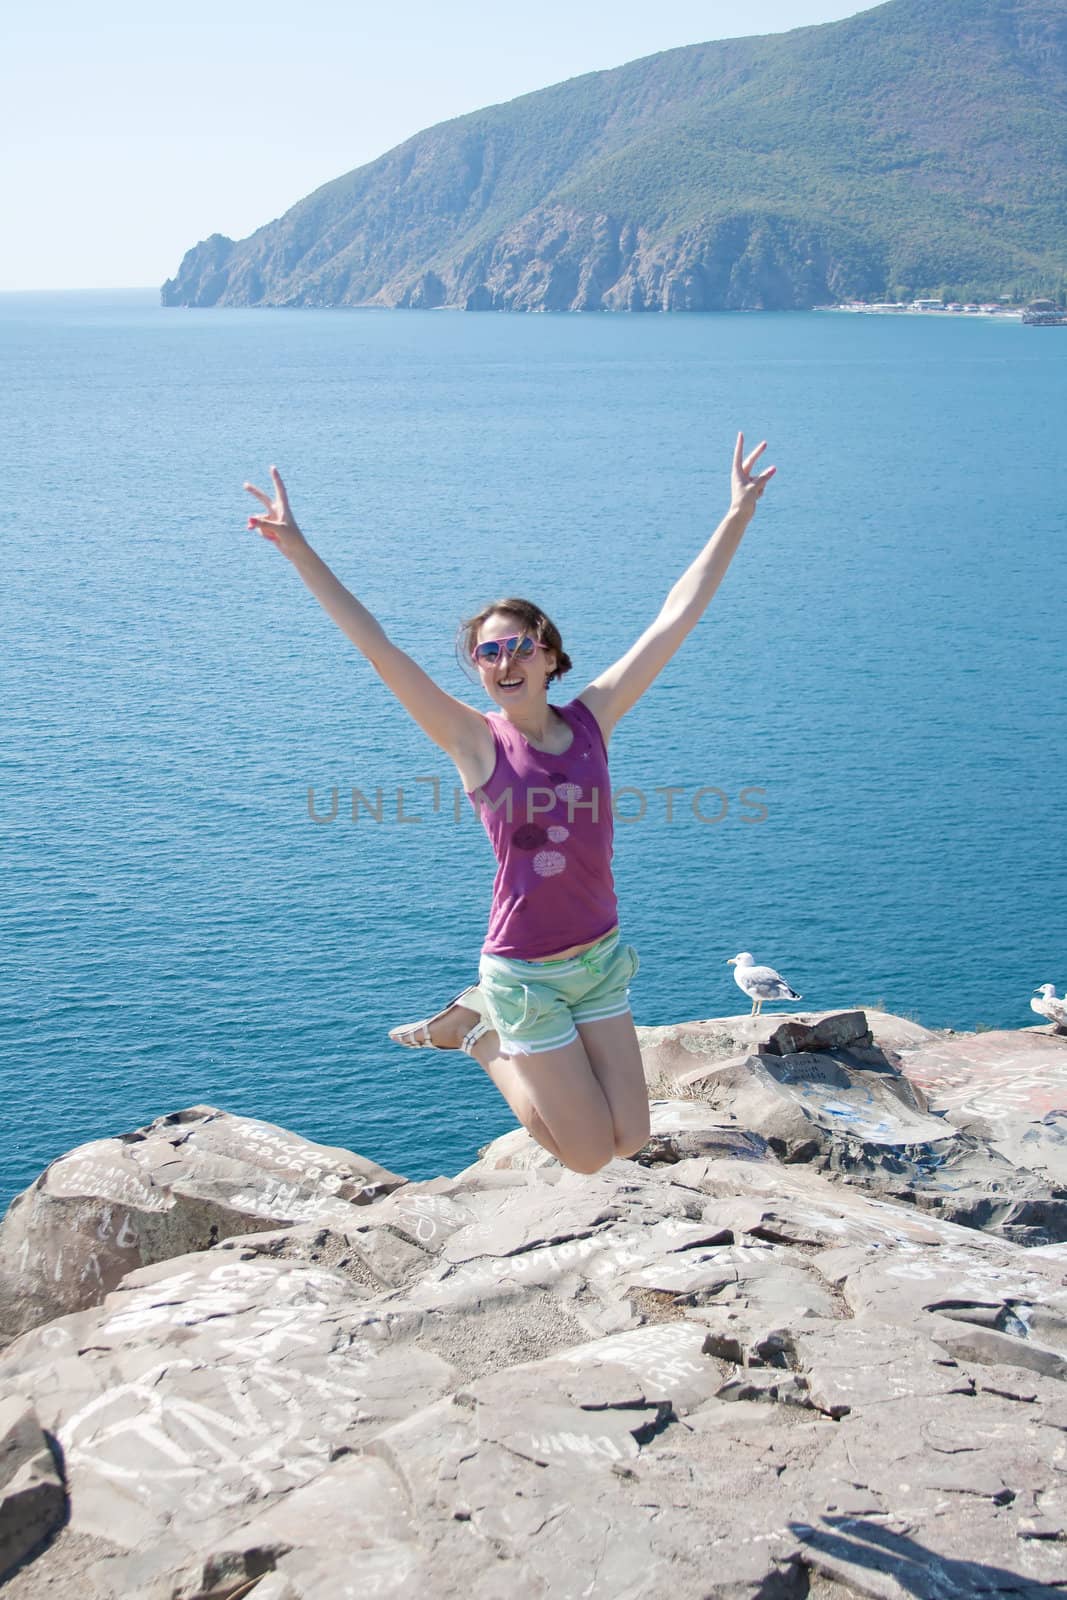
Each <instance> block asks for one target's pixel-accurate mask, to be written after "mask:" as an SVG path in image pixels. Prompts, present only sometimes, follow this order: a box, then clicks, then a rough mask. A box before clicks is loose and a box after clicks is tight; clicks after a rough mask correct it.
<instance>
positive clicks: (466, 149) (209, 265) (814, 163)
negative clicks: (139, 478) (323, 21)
mask: <svg viewBox="0 0 1067 1600" xmlns="http://www.w3.org/2000/svg"><path fill="white" fill-rule="evenodd" d="M745 22H746V18H745V16H744V14H743V13H742V14H739V15H738V17H737V18H736V23H737V25H738V26H739V27H744V26H745ZM610 39H611V29H610V22H606V25H605V49H606V50H610V48H611V46H610ZM1065 102H1067V27H1065V12H1064V3H1063V0H890V3H889V4H887V5H879V6H876V7H874V8H873V9H871V10H868V11H864V12H862V13H861V14H860V15H858V16H854V17H848V18H846V19H844V20H842V21H840V22H831V23H824V24H822V25H821V26H818V27H810V28H796V29H793V30H792V31H791V32H789V33H785V34H777V35H767V36H764V37H757V38H738V39H719V40H715V41H712V42H710V43H707V44H694V45H688V46H686V47H684V48H682V49H677V50H665V51H663V52H661V53H660V54H658V55H654V56H648V57H646V58H645V59H643V60H640V61H631V62H629V63H627V64H626V65H625V66H621V67H616V68H613V69H612V70H610V71H606V72H591V73H586V74H585V75H584V76H582V77H578V78H571V79H569V80H568V81H567V82H565V83H559V84H554V85H552V86H550V87H548V88H545V89H541V90H538V91H537V92H536V93H533V94H526V95H522V96H520V98H519V99H517V100H511V101H509V102H507V103H506V104H503V105H496V106H488V107H486V108H485V109H483V110H480V111H474V112H471V113H470V114H469V115H467V116H462V117H456V118H454V119H453V120H452V121H449V122H443V123H439V124H437V125H436V126H435V127H431V128H426V129H424V130H423V131H422V132H421V133H416V134H415V135H414V137H412V138H410V139H407V140H405V142H404V143H403V144H400V145H398V146H397V147H396V148H395V149H393V150H389V151H387V152H386V153H385V154H384V155H382V156H380V157H379V158H378V159H377V160H375V161H371V162H368V163H367V165H365V166H361V167H358V168H356V169H355V170H353V171H351V172H348V173H345V174H344V175H343V176H340V177H336V178H334V179H333V180H332V181H330V182H328V183H324V184H323V186H322V187H321V188H319V189H316V190H315V191H314V193H312V194H310V195H306V196H305V197H303V198H302V199H300V200H298V201H297V202H296V204H295V205H292V206H290V207H289V209H288V210H287V211H285V213H284V214H283V215H282V216H279V217H277V218H275V219H274V220H273V221H270V222H267V223H265V224H264V225H263V226H262V227H260V228H257V229H256V231H255V232H254V233H252V234H250V235H249V236H248V237H247V238H245V239H239V240H234V239H230V238H227V237H226V236H225V235H223V234H220V233H215V234H212V235H211V236H210V237H209V238H207V239H204V240H202V241H201V242H200V243H199V244H197V245H194V246H193V248H192V249H190V250H188V251H187V252H186V254H185V257H184V259H183V260H182V262H181V263H180V265H179V266H178V269H177V271H176V272H175V274H174V276H173V278H170V279H169V280H168V281H167V282H166V283H165V284H164V285H163V288H162V302H163V304H164V305H166V306H199V307H206V306H312V307H324V306H383V307H385V306H388V307H412V308H420V309H435V308H439V307H446V306H447V307H454V308H459V309H465V310H469V311H489V310H495V311H502V310H507V311H722V310H790V309H798V308H806V307H811V306H820V305H829V304H834V303H837V302H840V301H847V300H851V299H855V298H859V299H874V300H884V299H886V298H891V299H893V300H897V299H900V298H910V296H911V295H930V294H932V295H937V296H941V295H944V296H945V297H947V298H948V299H949V300H974V299H979V300H982V299H985V300H988V299H990V298H993V297H995V296H996V295H998V294H1000V293H1005V294H1008V295H1012V296H1015V297H1018V296H1019V295H1022V296H1023V297H1024V298H1027V297H1031V296H1032V295H1034V294H1055V293H1058V292H1059V291H1060V290H1061V289H1062V283H1063V261H1064V259H1065V252H1067V212H1065V210H1064V207H1063V204H1062V195H1063V189H1064V183H1065V181H1067V147H1065V145H1064V141H1063V137H1062V134H1063V107H1064V104H1065Z"/></svg>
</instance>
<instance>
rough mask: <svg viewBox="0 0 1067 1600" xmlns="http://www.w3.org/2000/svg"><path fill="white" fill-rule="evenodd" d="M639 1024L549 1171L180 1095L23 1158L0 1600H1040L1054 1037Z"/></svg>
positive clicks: (1058, 1180)
mask: <svg viewBox="0 0 1067 1600" xmlns="http://www.w3.org/2000/svg"><path fill="white" fill-rule="evenodd" d="M640 1031H641V1039H642V1051H643V1055H644V1060H645V1070H646V1078H647V1080H648V1085H649V1095H650V1099H651V1101H652V1136H651V1138H650V1140H649V1142H648V1144H647V1145H646V1147H645V1148H644V1149H643V1150H642V1151H641V1152H640V1153H639V1154H638V1155H637V1156H636V1157H635V1158H634V1159H631V1160H622V1159H619V1160H615V1161H613V1162H611V1163H610V1164H609V1165H608V1166H606V1167H604V1168H603V1169H602V1170H601V1171H600V1172H598V1173H595V1174H593V1175H591V1176H588V1175H580V1174H577V1173H573V1172H570V1171H568V1170H566V1169H564V1168H562V1167H561V1166H560V1165H559V1163H558V1162H556V1161H554V1160H553V1159H552V1158H551V1157H550V1156H548V1155H547V1153H546V1152H545V1151H543V1150H542V1149H541V1148H540V1147H539V1146H537V1145H536V1144H535V1143H533V1141H532V1140H531V1139H530V1138H529V1137H528V1136H527V1135H526V1133H525V1132H524V1130H522V1129H516V1130H515V1132H513V1133H510V1134H506V1135H504V1136H503V1137H502V1138H500V1139H497V1140H495V1141H494V1142H493V1143H492V1144H490V1145H489V1146H487V1147H486V1148H485V1149H484V1150H482V1151H480V1152H479V1153H478V1156H477V1159H476V1160H474V1161H473V1162H472V1164H471V1165H470V1166H468V1167H466V1168H464V1170H463V1171H461V1172H458V1173H456V1174H454V1175H452V1176H441V1177H436V1178H433V1179H431V1180H429V1181H418V1182H415V1181H408V1180H406V1179H405V1178H404V1177H403V1176H402V1175H400V1174H397V1173H393V1172H388V1171H386V1170H385V1169H384V1168H382V1167H380V1166H378V1165H377V1164H376V1163H375V1162H374V1161H373V1160H372V1159H370V1158H369V1157H368V1156H365V1155H362V1154H356V1153H354V1152H352V1151H350V1150H345V1149H339V1148H330V1147H325V1146H321V1145H316V1144H312V1143H309V1142H308V1141H306V1140H304V1139H301V1138H300V1137H298V1136H297V1135H296V1134H293V1133H291V1132H288V1131H286V1130H285V1129H283V1128H278V1127H273V1126H271V1125H269V1124H266V1123H262V1122H257V1121H254V1120H250V1119H247V1118H242V1117H235V1116H231V1115H229V1114H228V1113H226V1112H225V1111H223V1110H219V1109H216V1108H214V1107H211V1106H191V1107H188V1108H186V1109H183V1110H177V1111H174V1112H172V1113H170V1114H168V1115H166V1116H161V1117H158V1118H157V1119H156V1120H155V1121H153V1122H152V1123H151V1124H150V1125H148V1126H146V1127H143V1128H139V1129H137V1130H135V1131H133V1132H129V1133H120V1134H117V1135H115V1136H113V1137H109V1138H103V1139H100V1140H97V1141H94V1142H93V1143H91V1144H87V1145H84V1146H82V1147H80V1148H79V1149H77V1150H73V1151H71V1152H69V1153H68V1154H67V1155H65V1156H63V1157H61V1158H60V1159H58V1160H56V1161H53V1162H52V1163H51V1164H50V1165H49V1166H48V1167H47V1168H46V1169H45V1171H44V1172H43V1173H41V1175H40V1176H39V1177H38V1178H37V1180H36V1181H35V1182H34V1183H33V1184H32V1185H31V1186H30V1187H29V1188H28V1189H27V1190H25V1191H24V1192H23V1193H22V1194H20V1195H19V1196H17V1198H16V1199H15V1200H14V1201H13V1202H12V1204H11V1207H10V1208H9V1210H8V1213H7V1215H6V1217H5V1219H4V1221H3V1223H2V1224H0V1583H2V1584H3V1586H4V1588H5V1593H6V1595H7V1596H9V1597H10V1600H26V1597H35V1600H36V1597H42V1600H43V1597H48V1600H75V1597H76V1600H120V1597H121V1600H241V1597H244V1596H254V1597H255V1600H349V1597H352V1600H354V1597H357V1596H358V1597H360V1600H362V1597H365V1596H371V1595H373V1596H383V1597H396V1600H407V1597H411V1600H415V1597H416V1596H418V1597H420V1600H422V1597H426V1596H430V1597H434V1600H452V1597H456V1600H503V1597H505V1596H507V1597H509V1600H511V1597H514V1596H516V1595H518V1596H521V1597H523V1600H578V1597H586V1596H593V1597H601V1596H602V1597H605V1600H607V1597H610V1600H664V1597H666V1596H670V1597H671V1600H690V1597H692V1600H703V1597H709V1600H710V1597H716V1600H717V1597H730V1600H735V1597H736V1600H740V1597H751V1600H757V1597H758V1600H791V1597H793V1596H797V1597H801V1596H823V1597H825V1600H845V1597H847V1596H851V1595H863V1596H878V1597H893V1600H896V1597H904V1596H929V1597H931V1600H933V1597H938V1600H945V1597H953V1596H957V1595H976V1596H977V1595H983V1596H989V1595H998V1594H1003V1595H1010V1596H1034V1597H1036V1596H1037V1595H1038V1594H1048V1593H1050V1592H1055V1591H1057V1590H1062V1589H1065V1588H1067V1533H1065V1528H1067V1279H1065V1270H1067V1036H1064V1035H1063V1034H1061V1033H1059V1032H1058V1031H1057V1030H1056V1028H1055V1027H1054V1026H1053V1025H1050V1026H1048V1027H1044V1028H1041V1027H1039V1028H1026V1029H1021V1030H1017V1031H999V1032H984V1033H976V1034H955V1033H951V1032H937V1031H933V1030H929V1029H926V1028H923V1027H921V1026H920V1025H918V1024H917V1023H914V1022H910V1021H908V1020H907V1019H904V1018H900V1017H894V1016H890V1015H888V1014H886V1013H883V1012H878V1011H873V1010H867V1011H858V1010H853V1011H845V1012H840V1011H839V1012H828V1013H819V1014H811V1013H801V1014H795V1015H792V1016H789V1017H784V1016H781V1015H778V1016H771V1015H764V1016H761V1017H759V1018H749V1017H724V1018H712V1019H708V1020H706V1021H697V1022H689V1023H685V1024H680V1025H678V1026H675V1027H668V1028H645V1029H642V1030H640Z"/></svg>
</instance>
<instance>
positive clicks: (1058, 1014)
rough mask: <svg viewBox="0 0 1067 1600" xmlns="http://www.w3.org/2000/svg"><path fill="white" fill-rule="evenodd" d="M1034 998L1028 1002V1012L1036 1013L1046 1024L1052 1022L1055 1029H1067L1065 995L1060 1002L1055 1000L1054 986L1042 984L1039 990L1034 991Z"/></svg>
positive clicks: (1066, 1001)
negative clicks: (1038, 997)
mask: <svg viewBox="0 0 1067 1600" xmlns="http://www.w3.org/2000/svg"><path fill="white" fill-rule="evenodd" d="M1034 995H1035V997H1036V996H1037V995H1040V996H1041V999H1040V1000H1038V999H1036V998H1035V999H1033V1000H1031V1002H1030V1010H1031V1011H1036V1012H1037V1014H1038V1016H1039V1017H1044V1018H1045V1020H1046V1021H1047V1022H1054V1023H1055V1024H1056V1026H1057V1028H1067V994H1065V995H1064V997H1063V999H1062V1000H1057V998H1056V985H1055V984H1054V983H1043V984H1042V985H1041V987H1040V988H1039V989H1035V990H1034Z"/></svg>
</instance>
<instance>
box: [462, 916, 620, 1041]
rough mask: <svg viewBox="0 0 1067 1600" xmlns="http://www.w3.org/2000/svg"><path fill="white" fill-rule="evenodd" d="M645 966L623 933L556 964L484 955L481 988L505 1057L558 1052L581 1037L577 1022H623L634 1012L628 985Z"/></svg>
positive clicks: (555, 961) (608, 935) (600, 940)
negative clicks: (623, 940)
mask: <svg viewBox="0 0 1067 1600" xmlns="http://www.w3.org/2000/svg"><path fill="white" fill-rule="evenodd" d="M640 965H641V962H640V958H639V957H638V954H637V951H636V950H635V949H634V947H633V945H632V944H626V945H624V944H620V943H619V930H618V928H615V929H614V930H613V931H612V932H611V933H608V934H605V935H604V937H603V939H599V940H598V941H597V943H596V944H594V945H590V947H589V949H588V950H583V951H582V953H581V955H577V956H563V957H561V958H557V959H554V960H552V961H514V960H512V959H511V958H510V957H509V956H490V955H483V956H482V958H481V960H480V962H479V963H478V988H479V989H480V991H481V993H482V995H483V997H484V999H485V1007H486V1010H487V1012H488V1013H489V1020H490V1021H491V1022H492V1024H493V1027H494V1028H495V1029H496V1031H497V1033H498V1034H499V1035H500V1050H501V1054H502V1055H506V1056H531V1055H538V1054H539V1053H540V1052H541V1051H543V1050H558V1049H560V1048H561V1046H563V1045H565V1044H570V1043H571V1042H572V1041H573V1040H575V1039H577V1037H578V1030H577V1028H576V1027H575V1023H576V1022H602V1021H603V1020H604V1019H605V1018H606V1017H623V1016H625V1015H626V1013H627V1012H628V1011H629V1009H630V991H629V983H630V980H631V978H633V977H634V976H635V974H636V972H637V969H638V967H639V966H640Z"/></svg>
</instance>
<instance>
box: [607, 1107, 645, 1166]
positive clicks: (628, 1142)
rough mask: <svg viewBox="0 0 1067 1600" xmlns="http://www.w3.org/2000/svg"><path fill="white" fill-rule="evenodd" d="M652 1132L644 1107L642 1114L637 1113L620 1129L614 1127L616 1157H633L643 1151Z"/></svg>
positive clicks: (616, 1126) (617, 1125) (617, 1126)
mask: <svg viewBox="0 0 1067 1600" xmlns="http://www.w3.org/2000/svg"><path fill="white" fill-rule="evenodd" d="M651 1132H652V1123H651V1119H650V1115H649V1110H648V1107H647V1105H646V1107H645V1110H644V1114H643V1115H642V1114H641V1112H637V1113H636V1114H635V1115H634V1116H633V1117H630V1118H628V1119H627V1121H626V1122H625V1123H624V1124H623V1125H622V1126H621V1127H620V1126H619V1124H618V1123H616V1125H615V1154H616V1155H617V1156H635V1155H636V1154H637V1152H638V1151H639V1150H643V1149H644V1147H645V1145H646V1144H647V1143H648V1140H649V1135H650V1134H651Z"/></svg>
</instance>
